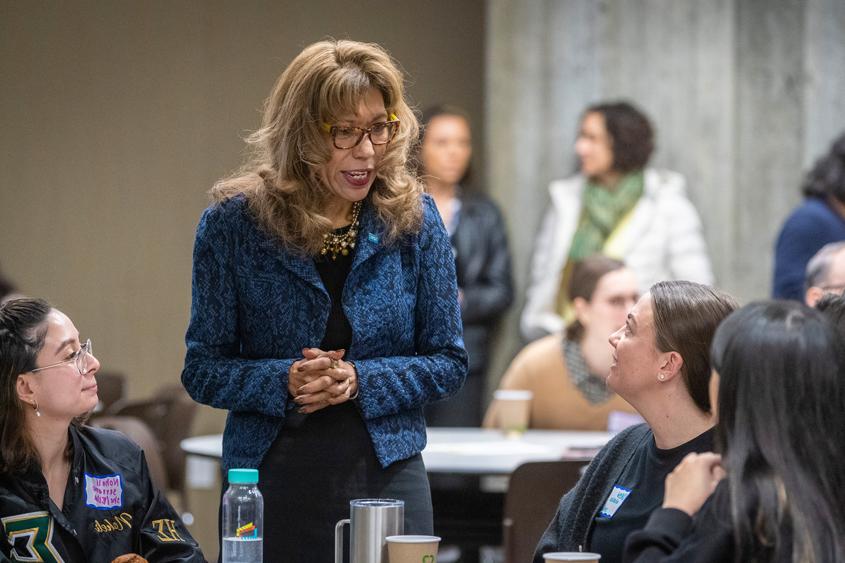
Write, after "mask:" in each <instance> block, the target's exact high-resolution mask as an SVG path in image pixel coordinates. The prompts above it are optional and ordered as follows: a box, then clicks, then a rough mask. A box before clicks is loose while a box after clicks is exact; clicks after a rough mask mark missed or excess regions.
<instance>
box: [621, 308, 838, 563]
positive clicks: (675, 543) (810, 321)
mask: <svg viewBox="0 0 845 563" xmlns="http://www.w3.org/2000/svg"><path fill="white" fill-rule="evenodd" d="M823 317H824V314H822V313H819V312H818V311H814V310H812V309H809V308H807V307H805V306H804V305H801V304H799V303H794V302H786V301H769V302H759V303H752V304H751V305H748V306H746V307H743V308H742V309H741V310H739V311H737V312H736V313H734V314H733V315H731V316H730V317H728V319H726V320H725V322H724V323H723V324H722V325H721V326H720V327H719V330H718V331H717V333H716V336H715V338H714V340H713V352H712V356H713V370H714V376H713V379H712V381H711V385H710V396H711V401H712V402H713V403H714V405H717V407H718V408H717V410H718V414H719V424H718V425H717V427H716V428H717V429H716V442H717V443H718V444H719V445H720V449H721V458H720V456H718V455H716V454H712V453H710V454H704V455H699V456H690V457H688V458H687V459H685V460H684V462H683V463H682V464H681V465H679V466H678V468H677V469H676V470H675V471H673V472H672V474H671V475H669V477H668V478H667V479H666V497H665V499H664V501H663V507H662V508H661V509H659V510H656V511H655V512H654V514H652V516H651V518H650V519H649V522H648V525H647V526H646V527H645V529H644V530H641V531H639V532H636V533H634V534H631V536H630V537H629V539H628V541H627V544H626V547H625V561H635V562H636V563H647V562H650V561H666V562H669V561H676V562H684V563H698V562H701V563H705V562H710V561H725V562H732V561H756V562H759V563H768V562H779V563H793V562H808V563H810V562H818V563H823V562H824V563H828V562H830V563H833V562H842V561H845V473H843V471H842V467H843V465H845V455H843V452H842V444H841V439H842V435H843V433H845V411H843V409H842V405H843V404H845V379H843V375H845V349H843V342H842V340H841V339H840V338H838V337H837V333H836V331H835V330H834V327H833V323H830V322H827V321H826V320H825V319H824V318H823ZM829 318H831V319H834V320H838V319H836V316H835V315H834V316H832V317H829ZM838 329H839V330H841V326H839V327H838ZM725 475H726V476H727V479H725V480H724V481H721V482H720V479H721V478H722V477H723V476H725ZM714 489H715V492H714ZM711 493H712V496H711ZM708 497H709V498H708Z"/></svg>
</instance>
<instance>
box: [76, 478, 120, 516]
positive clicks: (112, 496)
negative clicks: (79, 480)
mask: <svg viewBox="0 0 845 563" xmlns="http://www.w3.org/2000/svg"><path fill="white" fill-rule="evenodd" d="M85 506H89V507H91V508H96V509H97V510H112V509H115V508H122V507H123V478H122V477H121V476H120V475H119V474H114V475H89V474H87V473H86V474H85Z"/></svg>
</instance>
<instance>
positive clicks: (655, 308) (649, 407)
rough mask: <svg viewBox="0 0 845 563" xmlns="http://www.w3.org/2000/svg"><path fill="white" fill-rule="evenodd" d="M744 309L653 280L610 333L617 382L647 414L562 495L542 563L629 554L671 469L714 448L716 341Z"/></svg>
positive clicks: (613, 561) (715, 295) (537, 558)
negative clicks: (550, 557) (581, 555)
mask: <svg viewBox="0 0 845 563" xmlns="http://www.w3.org/2000/svg"><path fill="white" fill-rule="evenodd" d="M736 307H737V305H736V302H735V301H734V299H733V298H731V297H730V296H728V295H725V294H723V293H721V292H719V291H717V290H715V289H713V288H711V287H708V286H705V285H701V284H697V283H692V282H686V281H669V282H659V283H656V284H654V285H653V286H651V288H650V289H649V291H648V293H646V294H645V295H643V296H642V297H641V298H640V300H639V301H637V304H636V305H634V307H633V308H632V309H631V311H630V313H628V316H627V318H626V319H625V325H624V326H623V327H622V328H620V329H619V330H617V331H616V332H615V333H613V335H611V337H610V345H611V346H612V347H613V363H612V365H611V367H610V373H609V375H608V376H607V385H608V387H610V388H611V389H613V390H614V391H616V392H617V393H618V394H619V395H620V396H621V397H623V398H624V399H625V400H626V401H628V402H629V403H631V404H632V405H633V406H634V407H635V408H636V409H637V412H639V413H640V414H641V415H642V417H643V418H644V419H645V420H646V424H638V425H636V426H632V427H630V428H627V429H625V430H623V431H622V432H620V433H619V434H617V435H616V436H615V437H614V438H613V439H612V440H611V441H610V442H609V443H608V444H607V445H606V446H605V447H604V448H602V450H601V451H600V452H599V453H598V455H596V457H595V458H593V460H592V461H591V462H590V464H589V465H588V466H587V469H586V470H585V472H584V475H583V476H582V477H581V479H580V480H579V481H578V484H577V485H575V487H574V488H573V489H572V490H571V491H569V492H568V493H566V495H564V497H563V498H562V499H561V502H560V506H559V507H558V511H557V514H556V515H555V517H554V518H553V519H552V521H551V523H550V524H549V527H548V529H547V530H546V532H545V533H544V534H543V537H542V538H541V539H540V543H539V544H538V546H537V550H536V552H535V554H534V562H535V563H542V561H543V554H544V553H548V552H550V551H579V549H581V548H582V549H583V550H584V551H592V552H596V553H600V554H601V556H602V557H601V562H602V563H617V562H621V561H622V549H623V546H624V544H625V538H626V537H627V536H628V534H629V533H631V532H632V531H634V530H639V529H640V528H642V527H643V526H644V525H645V524H646V522H647V521H648V518H649V515H650V514H651V513H652V512H653V511H654V510H655V509H657V508H659V507H660V505H661V503H662V502H663V490H664V481H665V479H666V475H668V474H669V472H670V471H672V469H674V468H675V466H676V465H678V463H680V461H681V460H682V459H683V458H684V457H685V456H686V455H687V454H688V453H691V452H707V451H710V450H712V449H713V424H714V422H713V416H712V412H711V410H712V409H711V406H710V397H709V394H708V385H709V382H710V354H709V352H710V342H711V341H712V339H713V334H714V333H715V332H716V327H717V326H718V325H719V323H720V322H721V321H722V320H723V319H724V318H725V317H727V316H728V315H729V314H730V313H731V312H732V311H733V310H734V309H735V308H736Z"/></svg>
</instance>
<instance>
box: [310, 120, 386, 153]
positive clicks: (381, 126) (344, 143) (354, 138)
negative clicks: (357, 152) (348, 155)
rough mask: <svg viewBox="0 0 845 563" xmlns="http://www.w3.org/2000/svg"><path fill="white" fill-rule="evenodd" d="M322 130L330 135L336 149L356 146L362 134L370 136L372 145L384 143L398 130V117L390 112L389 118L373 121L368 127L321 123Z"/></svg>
mask: <svg viewBox="0 0 845 563" xmlns="http://www.w3.org/2000/svg"><path fill="white" fill-rule="evenodd" d="M323 131H325V132H326V133H328V134H330V135H331V136H332V144H333V145H334V147H335V148H336V149H340V150H348V149H352V148H355V147H357V146H358V144H359V143H360V142H361V141H362V140H363V139H364V135H367V136H368V137H369V138H370V142H371V143H372V144H373V145H376V146H377V145H386V144H387V143H389V142H390V141H392V140H393V137H395V136H396V133H397V131H399V119H398V118H397V117H396V116H395V115H393V114H390V120H388V121H379V122H378V123H373V124H372V125H371V126H370V127H368V128H366V129H363V128H361V127H351V126H345V125H329V124H328V123H323Z"/></svg>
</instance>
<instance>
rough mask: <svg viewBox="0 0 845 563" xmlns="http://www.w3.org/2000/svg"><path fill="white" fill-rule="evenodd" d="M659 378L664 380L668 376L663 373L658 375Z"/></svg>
mask: <svg viewBox="0 0 845 563" xmlns="http://www.w3.org/2000/svg"><path fill="white" fill-rule="evenodd" d="M657 379H659V380H660V381H663V380H664V379H666V376H665V375H663V374H662V373H661V374H660V375H658V376H657Z"/></svg>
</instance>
